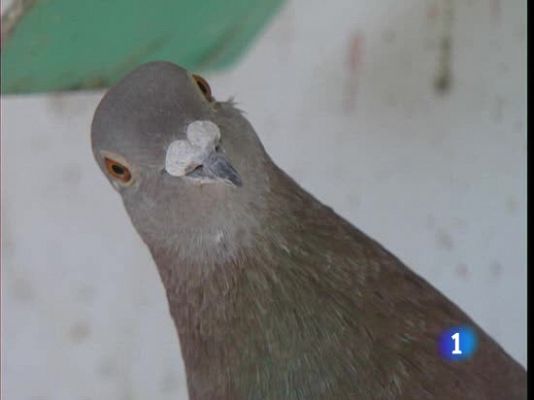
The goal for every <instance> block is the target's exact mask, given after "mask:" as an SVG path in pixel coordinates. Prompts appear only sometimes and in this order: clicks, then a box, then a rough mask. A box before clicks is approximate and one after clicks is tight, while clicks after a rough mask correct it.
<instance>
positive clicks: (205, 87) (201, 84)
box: [193, 74, 213, 101]
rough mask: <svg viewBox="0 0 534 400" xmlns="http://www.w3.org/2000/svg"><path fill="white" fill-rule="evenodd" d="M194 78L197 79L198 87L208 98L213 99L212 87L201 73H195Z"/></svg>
mask: <svg viewBox="0 0 534 400" xmlns="http://www.w3.org/2000/svg"><path fill="white" fill-rule="evenodd" d="M193 79H194V80H195V82H196V84H197V86H198V88H199V89H200V91H201V92H202V94H203V95H204V97H205V98H206V100H208V101H213V97H212V95H211V88H210V85H209V84H208V82H207V81H206V80H205V79H204V78H203V77H201V76H200V75H195V74H193Z"/></svg>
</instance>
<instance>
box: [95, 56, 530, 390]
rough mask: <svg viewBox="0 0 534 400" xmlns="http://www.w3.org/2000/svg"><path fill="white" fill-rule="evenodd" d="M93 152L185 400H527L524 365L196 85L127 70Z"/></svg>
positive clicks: (159, 66)
mask: <svg viewBox="0 0 534 400" xmlns="http://www.w3.org/2000/svg"><path fill="white" fill-rule="evenodd" d="M91 143H92V150H93V154H94V157H95V159H96V162H97V163H98V165H99V167H100V169H101V170H102V172H103V173H104V175H105V176H106V177H107V179H108V180H109V182H110V183H111V184H112V186H113V187H114V188H115V190H116V191H117V192H118V193H119V195H120V196H121V198H122V201H123V204H124V206H125V208H126V211H127V213H128V215H129V217H130V219H131V222H132V224H133V226H134V227H135V229H136V231H137V232H138V233H139V235H140V236H141V238H142V240H143V241H144V243H146V245H147V247H148V249H149V251H150V253H151V255H152V258H153V260H154V262H155V264H156V266H157V269H158V271H159V274H160V277H161V280H162V282H163V285H164V287H165V291H166V295H167V300H168V304H169V310H170V315H171V317H172V319H173V321H174V324H175V327H176V331H177V335H178V337H179V342H180V347H181V353H182V357H183V360H184V365H185V370H186V379H187V388H188V393H189V397H190V399H191V400H207V399H209V400H230V399H232V400H242V399H243V400H244V399H247V400H271V399H272V400H283V399H287V400H297V399H299V400H319V399H321V400H334V399H335V400H345V399H347V400H349V399H350V400H390V399H400V400H425V399H429V400H430V399H432V400H437V399H440V400H441V399H442V400H455V399H458V400H516V399H526V398H527V397H526V396H527V394H526V389H527V388H526V386H527V385H526V382H527V381H526V370H525V368H523V367H522V366H521V365H520V364H519V363H518V362H516V361H515V360H514V359H512V358H511V357H510V356H509V355H508V354H506V353H505V351H504V350H503V349H502V348H501V347H500V346H499V345H498V344H497V343H496V342H495V341H494V340H493V339H492V338H491V337H490V336H489V335H488V334H487V333H485V332H484V331H483V330H482V329H481V328H480V326H478V325H477V324H476V323H475V322H474V321H473V320H472V319H471V318H470V317H469V316H468V315H467V314H466V313H465V312H463V311H462V310H461V309H460V308H459V307H458V306H456V305H455V304H454V303H453V302H451V301H450V300H449V299H447V298H446V297H445V296H444V295H443V294H442V293H440V292H439V291H438V290H437V289H435V288H434V287H433V286H432V285H431V284H430V283H428V282H427V281H426V280H424V279H423V278H421V277H420V276H418V275H417V274H415V273H414V272H413V271H412V270H411V269H409V268H408V267H407V266H405V265H404V264H403V263H402V261H400V260H399V259H398V258H397V257H396V256H395V255H393V254H392V253H391V252H389V251H388V250H387V249H385V248H384V247H383V246H382V245H381V244H379V243H378V242H377V241H375V240H374V239H372V238H370V237H369V236H368V235H366V234H365V233H363V232H362V231H361V230H359V229H358V228H356V227H354V226H353V225H352V224H351V223H349V222H347V221H346V220H345V219H343V218H342V217H341V216H339V215H338V214H336V213H335V212H334V211H333V210H332V208H330V207H328V206H326V205H324V204H322V203H321V202H320V201H318V200H317V199H316V198H314V197H313V196H312V195H311V194H310V193H308V192H307V191H305V190H304V189H303V188H301V187H300V186H299V185H298V184H297V183H296V182H295V181H294V180H293V179H292V178H291V177H289V176H288V175H287V174H286V173H285V172H284V171H283V170H282V169H280V168H279V167H278V166H277V165H276V164H275V163H274V162H273V161H272V160H271V158H270V157H269V155H268V154H267V152H266V150H265V148H264V147H263V145H262V143H261V142H260V139H259V138H258V135H257V134H256V132H255V131H254V128H253V127H252V125H251V124H250V123H249V122H248V121H247V119H246V118H245V117H244V114H243V112H242V111H240V110H239V109H237V108H236V106H235V104H234V102H233V101H232V100H229V101H217V100H216V99H215V98H214V96H213V95H212V93H211V89H210V87H209V84H208V82H207V81H206V80H205V79H204V78H202V77H201V76H199V75H195V74H193V73H191V72H189V71H187V70H186V69H184V68H181V67H179V66H177V65H175V64H173V63H170V62H166V61H154V62H150V63H147V64H143V65H141V66H139V67H137V68H136V69H134V70H133V71H132V72H130V73H129V74H127V75H126V76H125V77H124V78H123V79H122V80H121V81H119V82H118V83H117V84H116V85H114V86H113V87H111V88H110V89H109V90H108V91H107V93H106V94H105V95H104V97H103V98H102V100H101V102H100V103H99V105H98V107H97V109H96V111H95V114H94V118H93V121H92V125H91ZM457 326H467V327H468V328H469V329H471V330H472V331H473V332H474V335H475V336H476V350H475V351H474V352H473V353H472V354H471V356H470V357H464V358H462V359H450V358H447V357H445V356H444V355H443V354H442V352H440V350H439V349H440V348H441V347H440V343H441V342H440V337H442V336H443V332H447V330H448V329H452V328H454V327H457ZM458 350H459V349H457V351H458ZM453 351H454V350H453Z"/></svg>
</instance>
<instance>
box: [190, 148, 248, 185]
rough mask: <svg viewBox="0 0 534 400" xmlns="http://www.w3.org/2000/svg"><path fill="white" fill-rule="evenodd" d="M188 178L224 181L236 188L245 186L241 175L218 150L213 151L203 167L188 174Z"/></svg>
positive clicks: (203, 163)
mask: <svg viewBox="0 0 534 400" xmlns="http://www.w3.org/2000/svg"><path fill="white" fill-rule="evenodd" d="M187 176H188V177H191V178H204V179H209V180H215V181H217V180H219V181H224V182H226V183H229V184H232V185H234V186H236V187H240V186H242V185H243V182H242V181H241V177H240V176H239V173H238V172H237V171H236V169H235V168H234V167H233V166H232V164H231V163H230V161H229V160H228V158H227V157H226V155H225V154H224V153H221V152H219V151H217V150H214V151H212V152H211V153H210V154H209V155H208V156H207V157H206V158H205V159H204V161H203V162H202V165H200V166H198V167H197V168H196V169H194V170H193V171H191V172H190V173H188V174H187Z"/></svg>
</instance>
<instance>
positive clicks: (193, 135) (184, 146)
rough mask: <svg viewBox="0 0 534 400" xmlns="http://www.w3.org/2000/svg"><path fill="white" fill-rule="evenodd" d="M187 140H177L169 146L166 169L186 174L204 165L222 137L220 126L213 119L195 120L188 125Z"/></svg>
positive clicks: (173, 174)
mask: <svg viewBox="0 0 534 400" xmlns="http://www.w3.org/2000/svg"><path fill="white" fill-rule="evenodd" d="M186 136H187V140H175V141H174V142H172V143H171V144H170V145H169V147H168V148H167V154H166V155H165V170H166V171H167V173H168V174H169V175H172V176H184V175H186V174H188V173H189V172H191V171H193V170H194V169H195V168H197V167H198V166H200V165H202V163H203V161H204V160H205V159H206V157H207V156H208V155H209V154H210V153H211V152H212V151H213V150H215V147H216V146H217V144H218V143H219V140H220V139H221V131H220V130H219V127H218V126H217V125H215V124H214V123H213V122H211V121H194V122H191V123H190V124H189V125H188V126H187V130H186Z"/></svg>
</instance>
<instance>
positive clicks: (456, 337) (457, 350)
mask: <svg viewBox="0 0 534 400" xmlns="http://www.w3.org/2000/svg"><path fill="white" fill-rule="evenodd" d="M451 339H452V340H454V350H453V351H452V354H462V350H460V332H456V333H455V334H454V335H452V336H451Z"/></svg>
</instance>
